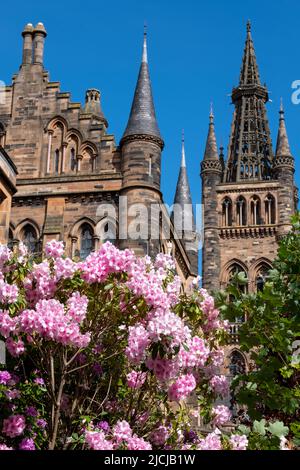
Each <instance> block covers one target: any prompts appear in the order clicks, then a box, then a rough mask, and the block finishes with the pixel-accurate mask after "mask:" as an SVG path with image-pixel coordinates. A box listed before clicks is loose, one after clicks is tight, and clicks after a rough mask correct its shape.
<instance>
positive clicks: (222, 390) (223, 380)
mask: <svg viewBox="0 0 300 470" xmlns="http://www.w3.org/2000/svg"><path fill="white" fill-rule="evenodd" d="M209 384H210V386H211V388H212V390H213V391H214V392H215V393H217V394H218V395H221V397H226V396H227V395H228V394H229V382H228V379H227V377H226V376H225V375H214V376H213V377H212V378H211V379H210V381H209Z"/></svg>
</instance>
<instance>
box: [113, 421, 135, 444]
mask: <svg viewBox="0 0 300 470" xmlns="http://www.w3.org/2000/svg"><path fill="white" fill-rule="evenodd" d="M112 432H113V436H114V438H115V440H116V442H117V443H120V442H121V441H128V439H130V438H131V436H132V429H131V427H130V425H129V423H127V421H125V420H123V421H121V420H119V421H118V422H117V424H115V425H114V427H113V430H112Z"/></svg>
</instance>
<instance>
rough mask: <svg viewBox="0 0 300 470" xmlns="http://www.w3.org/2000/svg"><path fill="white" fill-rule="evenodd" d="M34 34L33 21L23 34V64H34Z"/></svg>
mask: <svg viewBox="0 0 300 470" xmlns="http://www.w3.org/2000/svg"><path fill="white" fill-rule="evenodd" d="M32 34H33V25H32V24H31V23H28V24H27V25H26V26H25V28H24V29H23V31H22V36H23V56H22V65H26V64H32Z"/></svg>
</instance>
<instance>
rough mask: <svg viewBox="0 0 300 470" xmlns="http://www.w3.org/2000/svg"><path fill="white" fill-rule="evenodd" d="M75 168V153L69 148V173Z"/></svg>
mask: <svg viewBox="0 0 300 470" xmlns="http://www.w3.org/2000/svg"><path fill="white" fill-rule="evenodd" d="M76 166H77V161H76V152H75V149H74V147H72V148H71V151H70V169H71V171H75V170H76Z"/></svg>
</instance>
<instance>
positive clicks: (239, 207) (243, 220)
mask: <svg viewBox="0 0 300 470" xmlns="http://www.w3.org/2000/svg"><path fill="white" fill-rule="evenodd" d="M236 213H237V214H236V215H237V223H238V225H247V208H246V200H245V198H244V197H243V196H240V197H239V198H238V199H237V202H236Z"/></svg>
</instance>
